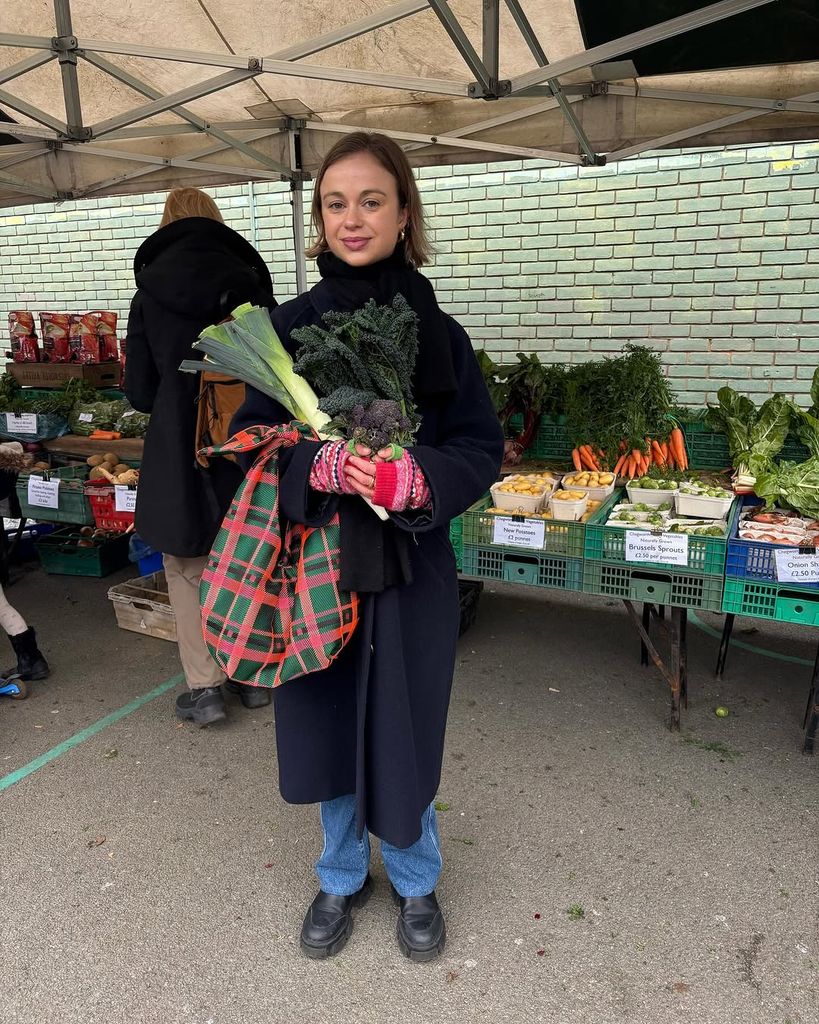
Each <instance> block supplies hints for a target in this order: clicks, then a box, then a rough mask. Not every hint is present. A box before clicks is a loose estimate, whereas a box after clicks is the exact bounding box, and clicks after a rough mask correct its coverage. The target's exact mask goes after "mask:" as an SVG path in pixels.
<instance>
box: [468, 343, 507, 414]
mask: <svg viewBox="0 0 819 1024" xmlns="http://www.w3.org/2000/svg"><path fill="white" fill-rule="evenodd" d="M475 355H476V357H477V360H478V366H480V368H481V373H482V374H483V379H484V381H485V382H486V387H487V389H488V391H489V397H490V398H491V399H492V405H493V406H494V407H495V412H497V413H500V411H501V410H502V409H503V408H504V406H505V405H506V403H507V401H508V400H509V384H508V383H507V381H506V379H505V373H506V371H505V369H504V367H502V366H500V365H499V364H498V363H496V362H495V361H494V360H493V359H492V358H491V357H490V356H489V355H488V354H487V353H486V351H485V350H484V349H479V350H478V351H477V352H476V353H475Z"/></svg>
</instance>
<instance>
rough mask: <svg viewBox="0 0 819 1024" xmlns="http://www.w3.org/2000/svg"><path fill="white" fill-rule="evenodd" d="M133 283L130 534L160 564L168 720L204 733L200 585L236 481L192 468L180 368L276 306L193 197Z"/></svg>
mask: <svg viewBox="0 0 819 1024" xmlns="http://www.w3.org/2000/svg"><path fill="white" fill-rule="evenodd" d="M134 274H135V276H136V284H137V289H138V290H137V293H136V295H135V296H134V299H133V301H132V303H131V313H130V316H129V318H128V334H127V352H128V359H127V361H126V364H125V393H126V395H127V396H128V399H129V401H130V402H131V405H133V407H134V408H135V409H138V410H139V411H140V412H149V413H151V420H150V424H149V427H148V434H147V437H146V438H145V453H144V457H143V461H142V472H141V474H140V481H139V495H138V498H137V511H136V529H137V532H138V533H139V535H140V537H142V539H143V540H145V541H146V543H148V544H150V546H151V547H152V548H154V549H155V550H157V551H161V552H163V555H164V558H163V562H164V565H165V576H166V578H167V581H168V594H169V597H170V600H171V605H172V607H173V610H174V614H175V616H176V630H177V637H178V641H179V656H180V659H181V661H182V667H183V669H184V671H185V679H186V680H187V684H188V692H187V693H184V694H182V695H181V696H180V697H179V698H178V699H177V701H176V715H177V717H178V718H181V719H184V720H189V721H193V722H195V723H197V724H199V725H207V724H210V723H211V722H215V721H218V720H220V719H223V718H225V701H224V697H223V696H222V690H221V685H220V684H221V683H222V682H223V680H224V676H223V674H222V673H221V671H220V670H219V669H218V668H217V666H216V664H215V663H214V662H213V661H212V660H211V658H210V655H209V654H208V650H207V648H206V646H205V642H204V640H203V638H202V625H201V619H200V613H199V579H200V577H201V575H202V569H203V568H204V565H205V558H206V556H207V553H208V552H209V551H210V548H211V544H212V543H213V540H214V538H215V536H216V533H217V531H218V529H219V526H220V525H221V522H222V519H223V517H224V514H225V511H226V510H227V507H228V505H229V504H230V500H231V498H232V497H233V495H234V494H235V492H236V488H237V487H238V485H239V483H240V482H241V472H240V471H239V469H238V468H237V466H236V465H235V464H233V463H231V462H228V461H227V460H226V459H219V460H217V461H216V462H215V463H214V464H213V465H212V467H211V468H210V469H209V470H204V469H202V468H201V467H200V466H199V465H198V464H197V463H196V460H195V451H194V450H195V447H196V445H195V432H196V417H197V407H196V399H197V395H198V393H199V375H198V374H192V373H181V372H180V370H179V364H180V363H181V362H182V361H183V360H185V359H191V358H196V357H197V356H196V353H195V352H194V351H192V350H191V345H192V344H193V343H194V342H195V341H196V339H197V338H198V337H199V333H200V331H201V330H202V329H203V328H204V327H206V326H208V324H212V323H214V321H217V320H221V319H223V318H224V317H225V316H227V315H228V314H229V312H230V310H231V309H234V308H235V307H236V306H237V305H238V304H240V303H242V302H253V303H260V304H265V305H270V306H274V305H275V301H274V299H273V290H272V283H271V280H270V273H269V272H268V269H267V267H266V266H265V264H264V261H263V260H262V258H261V256H259V254H258V253H257V252H256V250H255V249H254V248H253V246H252V245H250V243H249V242H246V241H245V239H244V238H242V236H241V235H239V234H237V233H236V232H235V231H233V230H232V229H231V228H229V227H227V226H226V225H225V224H224V222H223V221H222V215H221V214H220V213H219V209H218V207H217V206H216V203H215V202H214V201H213V200H212V199H211V198H210V196H208V195H206V194H205V193H204V192H200V191H199V189H195V188H177V189H174V190H173V191H172V192H170V193H169V195H168V198H167V200H166V202H165V210H164V213H163V215H162V220H161V222H160V226H159V230H158V231H156V232H155V233H154V234H153V235H151V237H150V238H148V239H146V240H145V241H144V242H143V243H142V245H141V246H140V247H139V249H138V251H137V254H136V257H135V258H134ZM228 687H229V688H230V689H232V690H233V691H234V692H237V693H238V694H239V696H240V698H241V700H242V703H243V704H244V706H245V707H259V706H261V705H263V704H268V703H269V702H270V698H269V694H267V693H265V692H264V691H261V690H256V689H254V688H253V687H249V686H242V687H238V686H236V685H235V684H232V683H228Z"/></svg>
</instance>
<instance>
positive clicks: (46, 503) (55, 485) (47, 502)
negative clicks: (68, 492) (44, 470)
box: [28, 476, 60, 508]
mask: <svg viewBox="0 0 819 1024" xmlns="http://www.w3.org/2000/svg"><path fill="white" fill-rule="evenodd" d="M28 503H29V505H35V506H36V507H37V508H59V507H60V481H59V480H46V479H45V477H42V476H30V477H29V478H28Z"/></svg>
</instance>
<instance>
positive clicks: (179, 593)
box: [162, 555, 225, 690]
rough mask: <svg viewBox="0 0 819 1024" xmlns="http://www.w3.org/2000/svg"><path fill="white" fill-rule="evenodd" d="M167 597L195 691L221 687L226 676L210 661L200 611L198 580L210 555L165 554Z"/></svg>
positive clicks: (186, 669) (186, 675) (190, 682)
mask: <svg viewBox="0 0 819 1024" xmlns="http://www.w3.org/2000/svg"><path fill="white" fill-rule="evenodd" d="M162 561H163V563H164V565H165V579H166V580H167V581H168V597H169V598H170V600H171V607H172V608H173V613H174V615H175V616H176V639H177V642H178V644H179V658H180V660H181V662H182V668H183V669H184V671H185V679H186V680H187V682H188V686H189V687H190V688H191V689H192V690H197V689H199V688H201V687H203V686H219V685H220V684H221V683H223V682H224V681H225V674H224V672H223V671H222V670H221V669H220V668H219V666H218V665H217V664H216V662H215V661H214V660H213V659H212V658H211V656H210V654H209V653H208V649H207V647H206V646H205V641H204V638H203V637H202V618H201V614H200V611H199V580H200V579H201V577H202V571H203V570H204V568H205V563H206V562H207V556H206V555H201V556H200V557H199V558H177V557H176V555H163V556H162Z"/></svg>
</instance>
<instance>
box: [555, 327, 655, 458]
mask: <svg viewBox="0 0 819 1024" xmlns="http://www.w3.org/2000/svg"><path fill="white" fill-rule="evenodd" d="M623 352H624V354H623V355H622V356H618V357H616V358H613V359H600V360H594V361H592V362H587V363H578V364H577V365H575V366H572V367H571V368H570V370H569V371H568V373H567V375H566V377H567V379H566V413H567V425H568V431H569V439H570V441H571V443H572V445H573V446H575V447H577V446H578V445H585V444H592V445H593V446H594V447H595V448H598V449H600V450H602V451H604V452H607V453H609V454H610V455H611V454H613V453H616V452H619V451H620V450H621V447H620V446H621V443H624V445H625V450H627V451H631V450H632V449H634V448H637V449H639V450H640V451H642V450H643V449H644V447H645V439H646V438H647V437H651V438H655V439H664V438H666V437H668V435H669V432H670V430H671V428H672V426H673V420H672V419H671V410H672V408H673V407H674V402H673V398H672V394H671V388H670V386H669V384H668V381H667V380H666V377H665V375H664V373H663V369H662V364H661V362H660V358H659V356H658V355H657V354H656V353H655V352H652V351H651V349H649V348H646V347H645V346H643V345H626V346H625V348H624V350H623Z"/></svg>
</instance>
